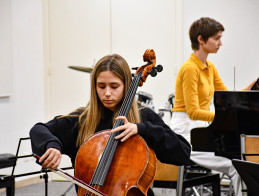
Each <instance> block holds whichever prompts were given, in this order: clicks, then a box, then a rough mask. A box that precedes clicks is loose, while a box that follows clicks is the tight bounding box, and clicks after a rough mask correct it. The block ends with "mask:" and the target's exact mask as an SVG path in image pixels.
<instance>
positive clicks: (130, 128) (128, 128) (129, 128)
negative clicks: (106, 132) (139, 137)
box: [111, 116, 138, 142]
mask: <svg viewBox="0 0 259 196" xmlns="http://www.w3.org/2000/svg"><path fill="white" fill-rule="evenodd" d="M115 120H123V122H124V125H122V126H119V127H116V128H115V129H113V130H111V132H112V133H114V132H118V131H123V130H124V131H123V132H122V133H121V134H119V135H117V136H116V137H115V139H121V142H124V141H126V140H127V139H129V138H130V137H131V136H133V135H135V134H137V133H138V127H137V125H136V124H134V123H130V122H128V120H127V118H126V117H125V116H118V117H117V118H115Z"/></svg>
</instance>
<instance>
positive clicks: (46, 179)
mask: <svg viewBox="0 0 259 196" xmlns="http://www.w3.org/2000/svg"><path fill="white" fill-rule="evenodd" d="M42 172H45V174H43V176H41V177H40V178H44V182H45V196H48V179H49V176H48V171H47V170H46V169H44V168H43V169H42Z"/></svg>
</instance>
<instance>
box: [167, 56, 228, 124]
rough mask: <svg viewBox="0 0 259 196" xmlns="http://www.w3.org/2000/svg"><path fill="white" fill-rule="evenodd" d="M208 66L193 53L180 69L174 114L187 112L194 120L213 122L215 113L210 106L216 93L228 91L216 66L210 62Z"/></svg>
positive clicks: (176, 86) (176, 85)
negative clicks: (216, 91)
mask: <svg viewBox="0 0 259 196" xmlns="http://www.w3.org/2000/svg"><path fill="white" fill-rule="evenodd" d="M207 65H208V66H206V65H204V63H203V62H202V61H201V60H200V59H199V58H198V57H196V56H195V55H194V54H193V53H192V54H191V56H190V58H189V59H188V60H187V61H186V62H185V63H184V64H183V65H182V66H181V67H180V70H179V72H178V74H177V78H176V84H175V99H174V107H173V109H172V112H174V111H179V112H187V114H188V116H189V117H190V119H192V120H202V121H209V122H212V121H213V119H214V116H215V113H214V112H210V111H209V106H210V103H211V100H212V97H213V95H214V91H215V90H228V89H227V87H226V86H225V85H224V83H223V82H222V80H221V78H220V77H219V74H218V71H217V69H216V68H215V67H214V65H213V64H212V63H211V62H210V61H208V60H207Z"/></svg>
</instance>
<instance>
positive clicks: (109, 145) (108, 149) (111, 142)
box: [96, 80, 136, 181]
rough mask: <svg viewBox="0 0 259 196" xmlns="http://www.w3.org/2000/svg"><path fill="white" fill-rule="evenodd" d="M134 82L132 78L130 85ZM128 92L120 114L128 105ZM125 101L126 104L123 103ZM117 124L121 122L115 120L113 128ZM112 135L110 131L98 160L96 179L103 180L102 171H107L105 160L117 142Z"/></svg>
mask: <svg viewBox="0 0 259 196" xmlns="http://www.w3.org/2000/svg"><path fill="white" fill-rule="evenodd" d="M135 83H136V80H133V85H131V87H132V86H134V84H135ZM130 92H132V88H130V89H129V93H130ZM129 93H127V95H126V98H125V101H124V102H123V104H122V108H121V110H120V114H121V113H125V110H126V105H128V102H129V99H128V97H129V95H130V94H129ZM125 103H126V104H125ZM118 124H121V122H119V121H116V122H115V125H114V128H116V127H118V126H119V125H118ZM114 135H115V136H116V134H115V133H112V135H111V136H110V138H109V140H108V142H107V145H106V146H107V147H106V150H105V152H104V153H103V158H102V160H103V161H101V162H100V164H101V165H100V166H101V168H100V170H99V172H98V173H97V175H96V178H97V180H99V181H100V180H103V178H104V171H107V165H106V164H105V163H107V161H108V160H109V157H110V156H111V155H110V154H111V153H112V151H111V150H112V149H113V148H112V146H114V144H116V143H117V142H116V140H114ZM102 174H103V175H102Z"/></svg>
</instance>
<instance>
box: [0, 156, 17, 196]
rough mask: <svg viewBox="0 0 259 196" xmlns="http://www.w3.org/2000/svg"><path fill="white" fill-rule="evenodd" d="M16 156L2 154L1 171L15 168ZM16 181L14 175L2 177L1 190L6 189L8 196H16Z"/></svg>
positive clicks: (0, 159) (0, 180)
mask: <svg viewBox="0 0 259 196" xmlns="http://www.w3.org/2000/svg"><path fill="white" fill-rule="evenodd" d="M14 166H15V156H14V155H13V154H8V153H4V154H0V169H3V168H8V167H14ZM14 187H15V180H14V176H13V174H11V175H0V188H6V196H14Z"/></svg>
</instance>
